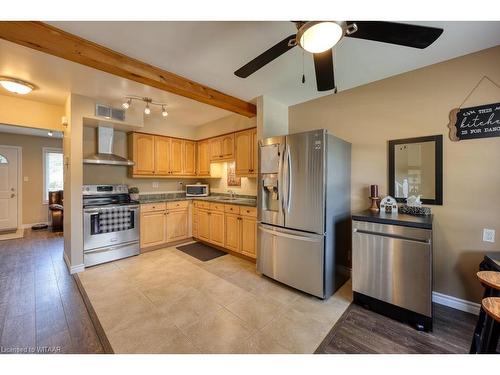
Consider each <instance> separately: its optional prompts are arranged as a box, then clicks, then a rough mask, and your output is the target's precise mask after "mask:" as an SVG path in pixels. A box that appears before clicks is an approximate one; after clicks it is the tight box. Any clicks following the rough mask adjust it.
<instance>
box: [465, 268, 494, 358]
mask: <svg viewBox="0 0 500 375" xmlns="http://www.w3.org/2000/svg"><path fill="white" fill-rule="evenodd" d="M477 278H478V279H479V281H480V282H481V284H482V285H483V286H484V295H483V301H484V300H485V299H487V298H489V297H500V272H494V271H480V272H478V273H477ZM486 323H487V318H486V312H485V308H484V306H483V304H481V310H480V312H479V318H478V320H477V324H476V328H475V329H474V335H473V336H472V344H471V347H470V351H469V353H471V354H474V353H481V351H480V350H481V343H482V338H483V339H484V337H485V336H484V335H483V331H485V328H486V327H485V326H486ZM489 325H491V326H493V323H491V322H489ZM497 331H498V329H497ZM485 333H486V332H485ZM497 340H498V335H497Z"/></svg>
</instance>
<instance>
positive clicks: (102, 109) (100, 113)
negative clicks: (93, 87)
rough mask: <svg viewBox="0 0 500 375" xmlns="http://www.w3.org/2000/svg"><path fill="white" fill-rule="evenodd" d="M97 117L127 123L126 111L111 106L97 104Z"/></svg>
mask: <svg viewBox="0 0 500 375" xmlns="http://www.w3.org/2000/svg"><path fill="white" fill-rule="evenodd" d="M95 115H96V116H97V117H105V118H107V119H113V120H118V121H125V110H123V109H121V108H113V107H111V106H109V105H104V104H96V106H95Z"/></svg>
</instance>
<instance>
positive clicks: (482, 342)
mask: <svg viewBox="0 0 500 375" xmlns="http://www.w3.org/2000/svg"><path fill="white" fill-rule="evenodd" d="M481 307H482V309H483V310H484V311H486V315H487V316H486V319H485V322H484V327H483V330H482V332H481V338H480V339H479V350H478V353H488V354H495V353H496V352H497V351H496V350H497V346H498V336H499V334H500V297H488V298H485V299H483V302H482V303H481Z"/></svg>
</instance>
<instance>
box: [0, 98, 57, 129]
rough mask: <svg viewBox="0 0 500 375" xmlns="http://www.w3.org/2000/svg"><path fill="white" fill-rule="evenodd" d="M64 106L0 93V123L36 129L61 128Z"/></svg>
mask: <svg viewBox="0 0 500 375" xmlns="http://www.w3.org/2000/svg"><path fill="white" fill-rule="evenodd" d="M62 116H64V106H59V105H52V104H45V103H41V102H36V101H33V100H29V99H24V98H19V97H12V96H7V95H0V123H2V124H10V125H18V126H27V127H31V128H38V129H40V128H41V129H53V130H62V125H61V117H62Z"/></svg>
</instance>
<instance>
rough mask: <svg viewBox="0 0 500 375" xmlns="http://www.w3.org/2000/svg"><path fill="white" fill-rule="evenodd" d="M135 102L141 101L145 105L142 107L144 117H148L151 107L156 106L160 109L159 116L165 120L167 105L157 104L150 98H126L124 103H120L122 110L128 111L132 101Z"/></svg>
mask: <svg viewBox="0 0 500 375" xmlns="http://www.w3.org/2000/svg"><path fill="white" fill-rule="evenodd" d="M134 100H137V101H142V102H144V103H146V106H145V107H144V114H145V115H150V114H151V106H158V107H161V115H162V116H163V118H166V117H167V116H168V112H167V109H166V106H167V104H166V103H159V102H155V101H153V99H152V98H148V97H141V96H132V95H130V96H126V97H125V101H124V102H123V103H122V107H123V108H124V109H129V108H130V106H131V105H132V101H134Z"/></svg>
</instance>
